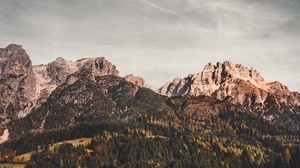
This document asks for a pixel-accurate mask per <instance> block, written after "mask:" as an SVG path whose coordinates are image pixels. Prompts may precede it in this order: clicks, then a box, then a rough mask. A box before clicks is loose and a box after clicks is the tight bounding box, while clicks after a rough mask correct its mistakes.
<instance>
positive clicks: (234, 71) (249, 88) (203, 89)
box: [158, 61, 300, 112]
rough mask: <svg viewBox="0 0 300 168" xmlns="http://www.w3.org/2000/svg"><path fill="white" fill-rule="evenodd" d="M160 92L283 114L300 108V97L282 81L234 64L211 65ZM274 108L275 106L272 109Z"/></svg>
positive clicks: (176, 80)
mask: <svg viewBox="0 0 300 168" xmlns="http://www.w3.org/2000/svg"><path fill="white" fill-rule="evenodd" d="M158 93H160V94H162V95H167V96H199V95H206V96H211V97H213V98H217V99H220V100H226V101H229V102H232V103H238V104H241V105H243V106H244V107H245V108H246V109H247V110H252V111H262V112H266V111H269V110H270V109H272V111H274V109H275V111H277V112H282V111H283V110H284V109H286V107H287V108H293V107H296V106H300V99H299V98H300V94H299V93H297V92H291V91H289V90H288V88H287V87H286V86H284V85H282V84H281V83H280V82H277V81H276V82H271V83H267V82H266V81H265V80H264V78H263V77H262V76H261V75H260V73H259V72H258V71H256V70H255V69H253V68H247V67H245V66H243V65H241V64H234V63H232V62H230V61H225V62H223V63H220V62H218V63H217V64H215V65H214V64H212V63H208V64H207V65H205V67H204V69H203V70H202V72H199V73H196V74H190V75H188V76H187V77H185V78H183V79H181V78H175V79H174V80H173V81H172V82H168V83H166V84H165V85H164V86H162V87H161V88H160V89H159V90H158ZM271 106H272V107H271Z"/></svg>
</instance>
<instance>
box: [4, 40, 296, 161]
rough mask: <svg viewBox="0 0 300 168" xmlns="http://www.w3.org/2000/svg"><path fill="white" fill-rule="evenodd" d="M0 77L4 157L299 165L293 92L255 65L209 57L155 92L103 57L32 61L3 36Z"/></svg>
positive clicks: (141, 80) (18, 158) (294, 95)
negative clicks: (268, 79) (199, 66)
mask: <svg viewBox="0 0 300 168" xmlns="http://www.w3.org/2000/svg"><path fill="white" fill-rule="evenodd" d="M0 77H1V78H0V93H1V97H0V116H1V129H0V135H2V134H3V135H2V136H1V137H0V140H1V143H2V144H1V145H0V160H1V161H2V162H5V163H6V164H8V163H7V162H9V163H11V162H21V163H23V164H24V165H25V164H26V167H300V147H299V144H300V137H299V136H300V135H299V122H300V115H299V113H300V108H299V93H297V92H290V91H289V90H288V89H287V87H285V86H283V85H282V84H280V83H279V82H273V83H266V82H265V81H264V79H263V77H261V76H260V75H259V73H258V72H257V71H256V70H254V69H253V68H252V69H248V68H247V67H244V66H242V65H236V64H233V63H230V62H224V63H218V64H217V65H212V64H208V65H207V66H205V68H204V70H203V72H200V73H197V74H194V75H189V76H188V77H186V78H184V79H180V78H177V79H175V80H174V81H173V82H169V83H168V84H166V85H164V86H163V87H162V88H161V89H159V91H158V93H156V92H155V91H153V90H151V89H149V88H151V87H150V86H149V85H147V84H146V82H145V81H144V80H143V79H142V78H140V77H136V76H133V75H127V76H126V77H124V78H122V77H120V76H119V71H118V70H117V68H116V67H115V66H114V65H113V64H111V63H110V62H109V61H107V60H106V59H104V58H85V59H80V60H77V61H75V62H72V61H67V60H64V59H63V58H58V59H57V60H55V61H53V62H51V63H49V64H46V65H36V66H32V64H31V60H30V58H29V56H28V55H27V54H26V52H25V50H24V49H22V47H21V46H19V45H9V46H8V47H6V48H4V49H0ZM159 93H160V94H159ZM0 166H1V163H0Z"/></svg>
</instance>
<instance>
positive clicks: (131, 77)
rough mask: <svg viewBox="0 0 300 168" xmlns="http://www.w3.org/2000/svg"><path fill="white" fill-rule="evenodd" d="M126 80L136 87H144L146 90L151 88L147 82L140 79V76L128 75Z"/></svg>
mask: <svg viewBox="0 0 300 168" xmlns="http://www.w3.org/2000/svg"><path fill="white" fill-rule="evenodd" d="M124 78H125V79H126V80H127V81H128V82H130V83H132V84H134V85H136V86H139V87H144V88H148V89H150V88H151V86H150V85H148V84H147V83H146V82H145V80H144V79H143V78H141V77H138V76H134V75H132V74H129V75H126V76H125V77H124Z"/></svg>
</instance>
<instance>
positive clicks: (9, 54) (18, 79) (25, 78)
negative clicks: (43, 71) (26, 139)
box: [0, 44, 36, 125]
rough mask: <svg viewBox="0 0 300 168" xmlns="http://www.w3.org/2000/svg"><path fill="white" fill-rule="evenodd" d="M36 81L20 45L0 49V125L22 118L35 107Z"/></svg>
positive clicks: (28, 60) (29, 62)
mask: <svg viewBox="0 0 300 168" xmlns="http://www.w3.org/2000/svg"><path fill="white" fill-rule="evenodd" d="M35 92H36V79H35V76H34V73H33V69H32V64H31V60H30V58H29V56H28V55H27V54H26V52H25V50H24V49H23V48H22V46H20V45H15V44H11V45H9V46H7V47H6V48H4V49H0V95H1V96H0V125H3V124H5V123H7V122H9V120H12V119H15V118H18V117H23V116H25V115H26V114H28V113H29V112H30V110H31V109H32V108H33V107H34V105H35Z"/></svg>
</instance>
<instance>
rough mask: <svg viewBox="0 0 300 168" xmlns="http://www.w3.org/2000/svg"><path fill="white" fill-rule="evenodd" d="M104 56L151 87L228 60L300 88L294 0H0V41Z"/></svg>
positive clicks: (39, 51) (299, 20)
mask: <svg viewBox="0 0 300 168" xmlns="http://www.w3.org/2000/svg"><path fill="white" fill-rule="evenodd" d="M11 43H16V44H21V45H22V46H23V47H24V48H25V49H26V51H27V53H28V54H29V55H30V57H31V59H32V61H33V64H41V63H48V62H50V61H53V60H55V59H56V58H57V57H64V58H65V59H68V60H76V59H79V58H83V57H96V56H101V57H102V56H104V57H106V58H107V59H108V60H109V61H111V62H112V63H113V64H115V65H116V66H117V68H118V69H119V70H120V73H121V75H122V76H124V75H126V74H129V73H132V74H135V75H138V76H141V77H143V78H144V79H145V80H146V81H147V82H148V83H149V84H150V85H152V86H153V87H154V88H158V87H159V86H161V85H163V84H164V83H165V82H166V81H169V80H172V79H173V78H175V77H177V76H178V77H184V76H186V75H188V74H189V73H196V72H200V71H201V70H202V69H203V67H204V65H205V64H207V63H208V62H212V63H216V62H223V61H225V60H230V61H232V62H233V63H240V64H243V65H246V66H248V67H254V68H255V69H257V70H258V71H259V72H261V74H262V75H263V76H264V78H265V79H266V80H267V81H268V82H271V81H274V80H278V81H281V82H282V83H283V84H285V85H287V86H288V87H289V88H290V89H291V90H294V91H300V0H219V1H216V0H43V1H41V0H0V48H4V47H6V46H7V45H8V44H11Z"/></svg>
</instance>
